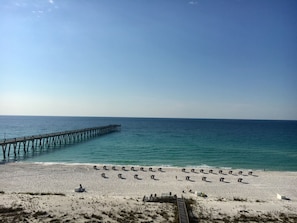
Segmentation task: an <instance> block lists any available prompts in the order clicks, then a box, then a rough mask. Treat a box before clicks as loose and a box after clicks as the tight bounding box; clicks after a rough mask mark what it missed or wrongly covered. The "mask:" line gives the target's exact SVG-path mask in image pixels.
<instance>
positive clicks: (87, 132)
mask: <svg viewBox="0 0 297 223" xmlns="http://www.w3.org/2000/svg"><path fill="white" fill-rule="evenodd" d="M120 130H121V125H107V126H101V127H94V128H85V129H78V130H71V131H64V132H54V133H49V134H42V135H33V136H25V137H17V138H11V139H3V140H0V146H1V148H2V153H3V160H6V158H9V157H10V155H11V150H13V156H14V157H15V158H16V157H17V156H18V155H20V151H23V154H24V155H26V154H27V153H29V152H30V151H31V152H34V151H35V150H42V149H47V148H52V147H56V146H62V145H68V144H74V143H78V142H82V141H85V140H88V139H91V138H95V137H98V136H102V135H105V134H109V133H112V132H117V131H120Z"/></svg>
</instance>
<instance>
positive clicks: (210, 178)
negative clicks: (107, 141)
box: [0, 162, 297, 222]
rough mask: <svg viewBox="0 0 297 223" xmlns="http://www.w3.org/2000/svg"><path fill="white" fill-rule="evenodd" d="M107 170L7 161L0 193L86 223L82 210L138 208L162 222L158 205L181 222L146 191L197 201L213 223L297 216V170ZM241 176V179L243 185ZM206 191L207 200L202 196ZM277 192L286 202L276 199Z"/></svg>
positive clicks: (0, 203)
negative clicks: (149, 199) (150, 200)
mask: <svg viewBox="0 0 297 223" xmlns="http://www.w3.org/2000/svg"><path fill="white" fill-rule="evenodd" d="M94 166H96V168H94ZM123 166H125V169H124V170H123V169H122V167H123ZM103 167H104V164H60V163H27V162H14V163H6V164H5V165H0V170H1V178H0V192H3V193H1V194H0V197H1V198H2V199H0V207H2V208H4V207H5V208H17V207H21V208H23V209H24V210H25V211H27V212H28V213H33V214H34V213H36V211H41V210H43V211H45V212H47V213H48V215H51V216H56V217H57V218H63V215H65V214H67V218H76V219H77V222H84V221H83V219H84V220H85V217H83V216H81V215H80V214H83V213H85V214H87V215H88V216H91V215H92V214H95V215H97V214H98V213H99V215H100V216H101V217H102V220H103V222H105V219H107V220H109V221H110V222H119V221H116V220H114V219H113V218H112V217H110V216H107V215H105V214H104V213H110V212H111V210H113V211H114V213H117V216H118V218H120V213H121V211H123V210H125V211H126V213H131V211H133V210H134V209H139V213H142V215H141V216H142V217H143V218H145V219H147V221H148V222H149V221H152V222H162V221H165V220H166V219H165V220H164V216H163V217H162V214H160V213H159V214H156V215H157V217H156V219H153V218H152V216H153V215H151V214H150V213H154V212H156V213H157V212H158V208H159V209H162V210H164V212H166V213H168V216H167V217H168V219H167V221H168V222H174V216H175V215H174V206H172V204H151V203H148V202H143V201H142V199H143V197H144V196H150V195H151V194H156V195H157V196H161V195H162V194H168V193H171V194H173V195H177V196H178V197H184V198H187V199H191V200H193V201H194V204H193V214H194V215H195V216H204V217H207V216H211V217H212V220H213V222H215V221H214V219H223V218H227V219H229V218H230V219H236V218H237V217H239V216H240V215H245V216H247V217H255V216H260V217H263V218H264V217H265V216H266V217H265V218H268V217H267V216H268V215H269V216H270V217H271V218H274V219H278V220H279V219H281V216H283V215H285V216H288V218H289V219H293V220H294V219H295V220H297V216H296V214H295V213H297V188H296V185H297V172H292V171H285V172H284V171H261V170H254V171H253V172H252V173H251V174H250V173H249V170H244V169H221V168H206V167H204V168H190V167H184V168H185V171H182V169H183V168H180V167H164V166H142V167H143V170H141V169H140V167H141V166H137V165H134V169H135V170H134V171H133V170H131V167H132V165H106V167H107V169H108V170H104V168H103ZM113 167H114V169H115V170H114V169H113ZM149 168H152V170H150V169H149ZM159 168H161V169H160V170H159ZM192 169H194V171H193V170H192ZM202 169H203V171H202ZM211 169H212V173H210V170H211ZM220 170H222V173H220ZM201 171H202V172H201ZM229 171H232V173H229ZM239 171H242V173H239ZM103 173H104V174H105V177H104V176H103V175H102V174H103ZM119 174H121V175H119ZM135 175H137V177H135ZM152 175H154V178H152ZM187 177H189V178H188V179H187ZM203 177H205V180H203ZM221 178H224V179H223V181H221ZM239 178H242V182H238V180H239ZM80 184H82V186H83V187H85V189H86V192H85V193H76V192H74V190H75V188H78V187H79V185H80ZM42 194H43V195H42ZM55 194H62V195H63V196H59V195H55ZM201 194H205V195H207V198H204V197H201V196H199V195H201ZM277 194H280V195H283V196H284V197H286V198H287V200H286V199H282V200H279V199H277ZM32 201H34V202H35V203H34V202H33V203H32ZM118 204H119V205H118ZM82 206H83V207H82ZM70 207H71V208H70ZM79 208H81V209H82V210H81V211H79V210H78V209H79ZM78 213H80V214H78ZM162 213H163V212H162ZM48 215H47V216H48ZM99 215H98V216H99ZM139 215H140V214H139ZM149 215H150V216H151V217H150V216H149ZM0 216H1V215H0ZM2 217H3V216H2ZM31 217H32V216H31ZM43 217H44V216H43ZM295 217H296V218H295ZM63 219H66V217H65V218H63ZM112 219H113V220H112ZM135 222H137V221H135ZM201 222H203V221H201ZM205 222H207V221H206V220H205ZM209 222H212V221H209ZM275 222H277V221H275ZM288 222H290V221H288ZM291 222H294V221H291Z"/></svg>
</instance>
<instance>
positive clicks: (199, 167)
mask: <svg viewBox="0 0 297 223" xmlns="http://www.w3.org/2000/svg"><path fill="white" fill-rule="evenodd" d="M11 163H19V164H39V165H65V166H68V165H69V166H75V165H79V166H80V165H85V166H94V165H98V166H100V165H101V166H103V165H106V166H129V167H131V166H134V167H163V168H188V169H193V168H194V169H201V168H204V169H222V170H242V171H257V172H259V171H260V172H261V171H263V172H297V169H296V170H290V169H284V170H274V169H269V168H237V167H227V166H209V165H207V164H202V165H181V166H177V165H176V166H175V165H168V164H152V165H148V164H143V165H140V164H119V163H98V162H96V163H95V162H94V163H88V162H86V163H84V162H47V161H45V162H44V161H25V160H15V161H0V166H1V165H7V164H11Z"/></svg>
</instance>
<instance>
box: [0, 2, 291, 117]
mask: <svg viewBox="0 0 297 223" xmlns="http://www.w3.org/2000/svg"><path fill="white" fill-rule="evenodd" d="M0 115H66V116H121V117H182V118H248V119H254V118H255V119H297V1H296V0H1V4H0Z"/></svg>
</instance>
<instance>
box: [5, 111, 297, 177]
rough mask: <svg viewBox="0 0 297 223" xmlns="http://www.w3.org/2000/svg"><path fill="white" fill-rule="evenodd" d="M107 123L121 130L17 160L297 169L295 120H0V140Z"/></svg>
mask: <svg viewBox="0 0 297 223" xmlns="http://www.w3.org/2000/svg"><path fill="white" fill-rule="evenodd" d="M109 124H120V125H121V126H122V127H121V131H119V132H115V133H111V134H107V135H104V136H101V137H97V138H93V139H91V140H88V141H83V142H80V143H77V144H72V145H66V146H60V147H55V148H51V149H49V150H46V151H44V152H42V153H38V155H36V154H33V153H32V154H29V155H27V156H26V157H24V156H19V157H17V161H22V162H51V163H56V162H57V163H94V164H118V165H141V166H177V167H201V166H202V167H206V166H209V167H220V168H234V169H235V168H242V169H253V170H258V169H261V170H263V169H265V170H275V171H297V121H270V120H228V119H173V118H108V117H45V116H0V140H1V139H4V138H6V139H8V138H14V137H22V136H31V135H38V134H44V133H51V132H60V131H66V130H75V129H82V128H88V127H97V126H104V125H109ZM0 150H1V151H0V159H2V157H3V156H2V149H1V147H0ZM11 161H13V160H11Z"/></svg>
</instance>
